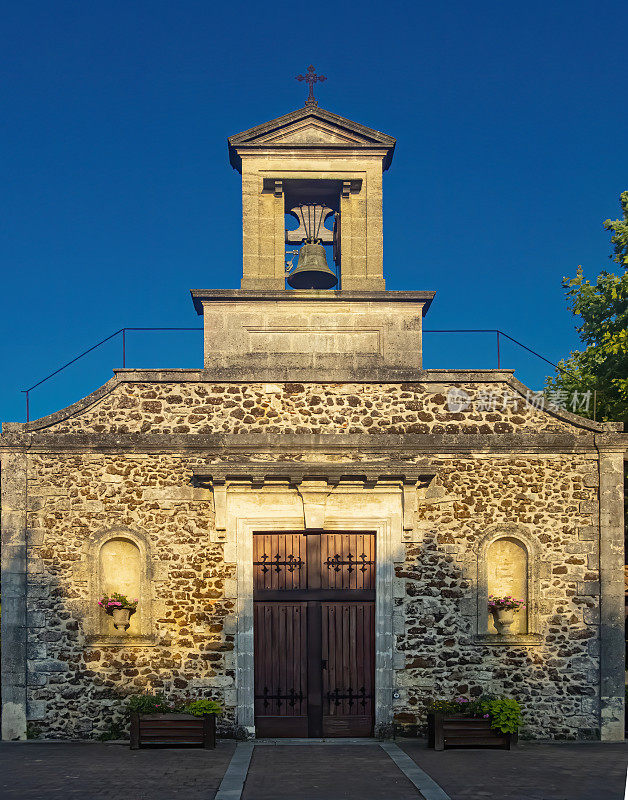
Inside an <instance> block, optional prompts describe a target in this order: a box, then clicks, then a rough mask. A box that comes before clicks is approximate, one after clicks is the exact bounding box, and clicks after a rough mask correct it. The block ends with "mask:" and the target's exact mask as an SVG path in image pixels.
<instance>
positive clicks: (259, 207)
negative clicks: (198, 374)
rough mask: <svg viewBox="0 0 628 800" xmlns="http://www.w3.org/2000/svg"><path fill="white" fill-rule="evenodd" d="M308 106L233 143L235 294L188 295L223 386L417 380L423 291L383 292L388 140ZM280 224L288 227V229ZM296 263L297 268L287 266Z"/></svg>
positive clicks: (426, 294)
mask: <svg viewBox="0 0 628 800" xmlns="http://www.w3.org/2000/svg"><path fill="white" fill-rule="evenodd" d="M298 79H299V80H303V81H306V82H307V83H308V84H309V89H310V92H309V96H308V98H307V100H306V102H305V106H304V107H303V108H301V109H299V110H297V111H293V112H291V113H290V114H285V115H284V116H282V117H279V118H277V119H274V120H272V121H271V122H266V123H264V124H263V125H257V126H256V127H254V128H250V129H249V130H246V131H243V132H242V133H238V134H236V135H235V136H231V137H230V138H229V140H228V143H229V159H230V161H231V164H232V166H233V167H234V169H236V170H238V172H240V174H241V175H242V241H243V262H242V282H241V288H240V289H234V290H232V291H225V290H211V289H210V290H204V291H193V292H192V298H193V300H194V305H195V308H196V310H197V312H198V313H199V314H202V315H203V316H204V330H205V339H204V348H205V373H206V375H207V378H208V379H218V380H221V381H252V382H255V381H262V382H273V381H276V382H281V381H289V382H292V381H295V382H297V381H306V382H307V381H311V382H323V383H327V382H330V381H331V382H370V381H381V382H387V381H398V380H409V381H413V380H417V379H418V378H419V376H420V372H421V369H422V359H421V331H422V318H423V316H424V314H425V313H426V311H427V309H428V308H429V305H430V303H431V301H432V299H433V297H434V292H430V291H394V292H391V291H386V290H385V283H384V271H383V247H382V245H383V242H382V238H383V237H382V175H383V173H384V172H385V170H387V169H388V167H389V166H390V164H391V161H392V157H393V152H394V149H395V140H394V139H393V138H392V137H391V136H388V135H387V134H385V133H380V132H379V131H376V130H373V129H372V128H367V127H366V126H364V125H360V124H359V123H357V122H353V121H351V120H348V119H345V118H344V117H341V116H339V115H338V114H333V113H331V112H330V111H325V110H324V109H322V108H319V107H318V103H317V102H316V99H315V98H314V93H313V86H314V84H315V83H316V82H317V81H320V80H324V77H323V76H322V75H321V76H319V75H316V74H315V72H314V67H310V68H308V71H307V74H306V75H301V76H298ZM287 221H288V223H287ZM295 261H296V264H295Z"/></svg>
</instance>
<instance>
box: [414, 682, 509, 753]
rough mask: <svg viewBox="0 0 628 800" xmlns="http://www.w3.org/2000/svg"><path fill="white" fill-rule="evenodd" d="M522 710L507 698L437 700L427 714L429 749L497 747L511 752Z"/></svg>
mask: <svg viewBox="0 0 628 800" xmlns="http://www.w3.org/2000/svg"><path fill="white" fill-rule="evenodd" d="M520 719H521V708H520V706H519V703H517V701H516V700H513V699H512V698H509V697H493V696H492V695H485V696H484V697H480V698H478V699H476V700H468V699H467V698H465V697H457V698H456V699H455V700H436V701H435V702H434V703H432V707H431V711H430V712H429V713H428V717H427V723H428V746H429V747H433V748H434V749H435V750H445V749H446V748H448V747H499V748H502V749H504V750H510V747H511V745H512V744H515V743H516V741H517V731H518V729H519V722H520Z"/></svg>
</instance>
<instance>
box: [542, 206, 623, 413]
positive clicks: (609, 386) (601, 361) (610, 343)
mask: <svg viewBox="0 0 628 800" xmlns="http://www.w3.org/2000/svg"><path fill="white" fill-rule="evenodd" d="M621 204H622V210H623V214H624V220H623V221H621V220H615V221H614V222H611V220H606V222H605V223H604V227H605V228H606V229H607V230H612V231H614V235H613V236H612V237H611V242H612V243H613V245H614V252H615V256H614V257H613V256H611V258H613V260H614V261H616V262H617V263H618V264H622V266H624V267H626V268H628V192H623V193H622V195H621ZM563 286H564V287H565V289H567V299H568V303H569V308H570V309H571V311H572V313H573V314H574V315H575V316H577V317H579V324H578V325H577V326H576V330H577V331H578V333H579V334H580V338H581V339H582V342H583V343H584V344H585V345H586V348H585V349H584V350H582V351H579V350H575V351H573V352H572V353H571V354H570V355H569V357H568V358H566V359H563V360H561V361H559V364H558V366H559V367H560V369H559V370H557V373H556V375H555V376H553V377H550V378H548V379H547V381H546V393H547V394H548V395H549V396H550V399H551V395H552V393H554V396H555V393H556V392H563V393H564V397H565V398H566V397H567V396H569V397H570V398H571V397H572V396H573V393H574V392H577V393H578V396H579V397H582V395H583V393H586V392H591V397H592V395H593V392H594V391H595V392H596V410H595V416H596V419H598V420H616V421H623V422H628V272H626V273H624V274H623V275H614V274H613V273H609V272H601V273H600V275H598V277H597V280H596V282H595V283H590V282H589V281H588V280H586V279H585V278H584V275H583V272H582V267H578V270H577V272H576V276H575V277H574V278H571V279H570V278H564V279H563ZM568 407H569V406H568ZM569 410H575V411H577V413H579V414H581V415H582V416H585V417H593V414H594V408H593V401H592V399H591V400H590V402H589V405H588V409H586V408H584V407H582V406H580V405H579V406H578V408H571V407H569Z"/></svg>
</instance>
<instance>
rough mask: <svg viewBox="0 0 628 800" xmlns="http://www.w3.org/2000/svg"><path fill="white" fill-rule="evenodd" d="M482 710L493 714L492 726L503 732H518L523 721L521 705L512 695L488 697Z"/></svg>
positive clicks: (482, 703) (484, 700)
mask: <svg viewBox="0 0 628 800" xmlns="http://www.w3.org/2000/svg"><path fill="white" fill-rule="evenodd" d="M480 705H481V707H482V711H484V712H485V713H488V714H490V715H491V728H496V729H497V730H498V731H501V732H502V733H516V732H517V730H518V728H519V725H520V723H521V706H520V705H519V703H518V702H517V701H516V700H513V699H512V698H511V697H490V698H489V697H486V698H485V699H483V700H482V701H481V703H480Z"/></svg>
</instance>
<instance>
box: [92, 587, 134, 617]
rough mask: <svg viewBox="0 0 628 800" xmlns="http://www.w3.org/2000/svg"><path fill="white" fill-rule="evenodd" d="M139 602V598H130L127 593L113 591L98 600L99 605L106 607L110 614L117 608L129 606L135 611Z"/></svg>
mask: <svg viewBox="0 0 628 800" xmlns="http://www.w3.org/2000/svg"><path fill="white" fill-rule="evenodd" d="M138 603H139V600H129V598H128V597H127V596H126V595H125V594H120V593H119V592H112V593H111V594H110V595H105V596H104V597H101V598H100V600H99V601H98V605H99V606H100V607H101V608H104V610H105V611H106V612H107V613H108V614H111V613H112V611H113V610H114V609H116V608H128V609H130V610H131V611H135V610H136V609H137V604H138Z"/></svg>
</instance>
